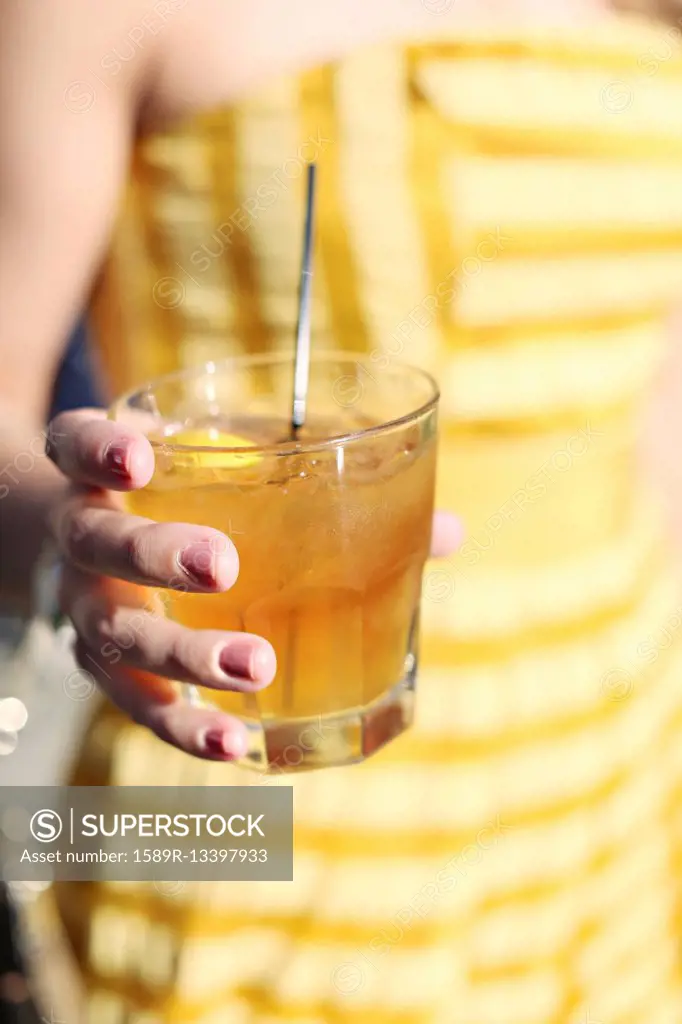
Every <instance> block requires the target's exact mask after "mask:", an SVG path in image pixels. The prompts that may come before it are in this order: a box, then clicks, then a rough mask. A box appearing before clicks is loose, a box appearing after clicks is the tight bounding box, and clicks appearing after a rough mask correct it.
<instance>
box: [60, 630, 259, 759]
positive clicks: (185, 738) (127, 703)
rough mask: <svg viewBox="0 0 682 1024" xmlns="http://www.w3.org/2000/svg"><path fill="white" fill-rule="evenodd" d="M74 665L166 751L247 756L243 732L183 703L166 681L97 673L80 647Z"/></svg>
mask: <svg viewBox="0 0 682 1024" xmlns="http://www.w3.org/2000/svg"><path fill="white" fill-rule="evenodd" d="M75 654H76V660H77V662H78V664H79V665H80V666H81V667H82V668H83V669H84V670H85V671H86V672H89V673H90V674H91V675H92V676H93V678H94V680H95V682H96V683H97V684H98V685H99V686H100V688H101V689H102V690H103V691H104V693H105V694H106V695H107V697H109V699H110V700H111V701H113V703H114V704H116V706H117V707H119V708H120V709H121V710H122V711H123V712H125V714H126V715H128V716H129V717H130V718H132V719H133V721H134V722H137V723H138V724H139V725H144V726H146V727H147V728H148V729H151V731H152V732H153V733H154V734H155V735H156V736H158V737H159V739H161V740H163V741H164V742H165V743H170V744H171V746H174V747H177V748H178V749H179V750H184V752H185V753H186V754H192V755H193V756H194V757H201V758H205V759H207V760H210V761H234V760H237V759H238V758H241V757H244V756H245V754H246V752H247V750H248V745H249V743H248V733H247V729H246V726H245V725H244V724H243V722H240V721H239V720H238V719H236V718H232V717H231V716H230V715H226V714H225V713H224V712H222V711H218V710H217V709H216V710H214V709H213V708H199V707H195V706H194V705H192V704H188V703H187V702H186V701H184V700H183V699H182V698H181V696H180V695H179V694H178V692H177V687H175V686H174V685H173V683H171V682H169V681H168V680H167V679H161V678H159V677H158V676H154V675H151V674H150V673H148V672H142V671H140V670H139V669H134V668H121V667H118V666H116V667H111V668H108V669H103V668H102V667H101V666H99V665H97V664H96V663H93V662H92V661H90V660H89V658H88V654H89V651H88V649H87V647H86V646H85V644H84V643H83V642H82V641H80V640H79V641H78V642H77V644H76V648H75Z"/></svg>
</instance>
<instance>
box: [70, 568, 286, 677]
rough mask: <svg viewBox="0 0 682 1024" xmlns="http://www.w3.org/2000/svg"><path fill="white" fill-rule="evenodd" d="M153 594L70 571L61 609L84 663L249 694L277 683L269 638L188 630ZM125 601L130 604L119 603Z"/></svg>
mask: <svg viewBox="0 0 682 1024" xmlns="http://www.w3.org/2000/svg"><path fill="white" fill-rule="evenodd" d="M110 584H111V585H110ZM124 590H127V591H128V592H129V593H128V594H125V593H122V591H124ZM145 595H146V596H147V598H148V600H147V602H146V603H144V597H145ZM155 596H156V595H155V594H154V592H150V591H146V590H145V589H144V588H141V587H133V586H132V585H131V584H129V583H118V582H116V581H113V580H112V581H108V580H104V579H101V578H98V577H95V578H93V577H88V576H87V575H86V574H85V573H81V572H80V571H79V570H77V569H70V570H68V571H67V572H65V574H64V579H63V581H62V592H61V605H62V609H63V610H64V611H65V613H66V614H67V615H69V616H70V618H71V620H72V622H73V624H74V626H75V628H76V632H77V633H78V635H79V637H80V638H81V640H83V642H84V643H85V644H86V646H87V648H88V650H89V660H90V661H91V662H96V663H97V664H98V666H99V667H100V668H102V669H104V670H108V668H110V667H111V666H112V665H121V666H126V667H132V668H139V669H142V670H144V671H147V672H152V673H154V674H155V675H160V676H164V677H165V678H167V679H173V680H177V681H180V682H184V683H192V684H194V685H195V686H207V687H210V688H211V689H215V690H236V691H240V692H249V693H252V692H255V691H257V690H261V689H262V688H263V687H264V686H267V685H268V684H269V683H271V682H272V680H273V679H274V678H275V672H276V669H277V661H276V658H275V652H274V650H273V648H272V646H271V645H270V644H269V643H268V641H267V640H264V639H263V638H262V637H259V636H254V635H253V634H251V633H233V632H227V631H221V630H217V629H211V630H209V629H201V630H194V629H188V628H187V627H185V626H182V625H180V623H177V622H173V621H172V619H168V618H166V617H165V616H164V614H163V607H161V608H159V603H160V602H158V601H155V600H154V599H155ZM128 598H130V600H131V603H120V602H121V600H122V599H123V600H124V601H126V600H127V599H128Z"/></svg>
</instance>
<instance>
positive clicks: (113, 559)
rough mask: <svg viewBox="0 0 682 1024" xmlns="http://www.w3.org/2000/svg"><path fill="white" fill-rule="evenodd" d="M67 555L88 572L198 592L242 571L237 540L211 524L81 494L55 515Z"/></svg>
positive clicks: (226, 584) (225, 583)
mask: <svg viewBox="0 0 682 1024" xmlns="http://www.w3.org/2000/svg"><path fill="white" fill-rule="evenodd" d="M52 527H53V531H54V535H55V538H56V540H57V544H58V547H59V549H60V551H61V552H62V554H63V555H64V557H65V558H67V559H68V560H69V561H71V562H73V563H74V564H75V565H77V566H79V567H80V568H82V569H85V570H87V571H88V572H95V573H98V574H100V575H102V576H115V577H117V578H119V579H122V580H129V581H130V582H131V583H138V584H142V585H143V586H150V587H165V588H168V589H171V590H181V591H187V592H195V593H215V592H219V591H223V590H229V588H230V587H231V586H232V585H233V584H234V582H235V580H236V579H237V576H238V574H239V557H238V555H237V551H236V548H235V546H234V544H233V543H232V541H231V540H230V539H229V538H228V537H226V536H225V534H224V533H220V532H219V531H218V530H214V529H212V528H211V527H210V526H194V525H189V524H183V523H155V522H153V520H151V519H145V518H143V517H142V516H131V515H126V514H125V513H123V512H118V511H116V510H114V509H111V508H109V507H107V504H106V501H103V502H100V501H98V500H97V498H96V496H92V495H76V496H74V497H73V498H72V499H71V500H69V501H66V502H64V503H63V504H62V505H61V506H60V508H59V509H58V511H57V513H56V515H55V516H54V517H53V519H52Z"/></svg>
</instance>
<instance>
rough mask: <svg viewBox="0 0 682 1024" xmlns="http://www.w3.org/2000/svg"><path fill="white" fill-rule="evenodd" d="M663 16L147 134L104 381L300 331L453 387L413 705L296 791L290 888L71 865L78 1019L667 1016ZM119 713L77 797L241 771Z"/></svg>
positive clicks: (104, 297) (310, 86) (397, 70)
mask: <svg viewBox="0 0 682 1024" xmlns="http://www.w3.org/2000/svg"><path fill="white" fill-rule="evenodd" d="M662 35H663V33H662V30H654V29H649V28H647V27H645V26H642V25H634V24H630V23H625V22H620V21H616V20H613V21H608V22H606V23H604V26H603V30H602V29H595V30H593V31H592V32H591V33H590V36H589V38H588V37H583V36H578V35H575V36H573V35H571V34H570V33H566V31H564V32H563V33H562V34H561V35H558V34H553V33H547V32H545V33H540V32H538V33H537V34H536V35H531V34H525V35H523V36H514V35H506V34H505V35H504V36H499V37H497V38H491V37H490V35H480V36H479V35H477V34H475V33H473V32H470V33H463V34H462V35H461V36H458V37H457V39H453V40H444V39H439V40H437V41H428V40H427V41H420V42H418V43H410V44H409V45H382V46H378V47H375V48H372V49H369V50H367V51H363V52H358V53H357V54H355V55H353V56H351V57H349V58H347V59H344V60H342V61H341V62H339V63H335V64H333V65H330V66H326V67H322V68H319V69H314V70H312V71H307V72H305V73H303V74H301V75H300V76H295V77H289V78H287V79H286V80H282V81H277V82H274V83H273V84H272V85H271V86H270V87H268V88H267V89H266V90H264V91H263V92H262V93H260V94H259V95H258V96H254V97H253V98H250V99H249V100H248V102H244V103H243V104H241V105H238V106H234V107H231V108H229V109H221V110H219V111H214V112H211V113H207V114H203V115H201V116H198V117H194V118H192V119H191V120H189V121H188V122H186V123H184V124H182V125H179V126H177V127H174V128H173V129H172V130H169V131H167V132H166V131H165V132H161V133H157V134H154V135H151V136H147V137H146V138H144V139H142V140H141V141H140V142H139V144H138V145H137V147H136V150H135V153H134V161H133V166H132V171H131V178H130V187H129V189H128V192H127V195H126V198H125V203H124V205H123V208H122V210H121V216H120V219H119V223H118V226H117V229H116V232H115V236H114V239H113V243H112V247H111V251H110V253H109V256H108V258H107V261H106V263H105V265H104V267H103V270H102V274H101V277H100V279H99V282H98V285H97V289H96V293H95V295H94V298H93V310H92V312H93V319H94V323H95V326H96V328H97V332H98V339H99V345H100V350H101V357H102V363H103V366H104V369H105V371H106V374H107V376H108V379H109V381H110V383H111V387H112V390H113V391H119V390H121V389H123V388H124V387H129V386H131V385H133V384H139V383H141V382H143V381H144V380H145V379H146V378H148V377H151V376H153V375H157V374H159V373H161V372H164V371H166V370H170V369H172V368H175V367H177V366H179V365H190V364H194V363H198V362H201V361H204V360H206V359H215V358H218V357H221V356H223V355H228V354H230V353H233V352H235V351H241V350H260V349H264V348H270V349H277V348H289V347H290V346H291V341H292V332H293V327H294V323H295V296H296V285H297V281H296V275H297V262H298V247H299V244H300V225H301V221H302V203H303V181H304V164H305V162H306V161H308V160H311V159H313V158H314V159H316V160H317V161H318V164H319V169H320V192H319V204H320V205H319V229H318V253H317V268H318V272H317V276H316V296H315V300H316V304H315V315H314V344H315V346H317V347H319V348H320V349H322V348H331V347H333V348H341V347H344V348H349V349H364V350H366V351H368V352H370V353H373V355H374V359H375V361H376V366H377V370H376V372H377V373H380V372H381V367H382V366H385V365H387V364H388V363H390V361H391V360H398V359H405V360H407V361H411V362H414V363H419V364H421V365H423V366H425V367H427V368H430V369H431V370H433V371H434V372H435V373H436V374H437V375H438V377H439V380H440V384H441V387H442V395H443V397H442V440H441V456H440V469H439V505H440V506H441V507H445V508H449V509H452V510H455V511H456V512H457V513H459V514H460V515H461V516H462V518H463V520H464V523H465V526H466V531H467V536H466V540H465V542H464V543H463V545H462V547H461V548H460V550H459V551H458V552H457V554H456V555H454V556H452V557H451V558H450V559H449V560H447V561H445V562H444V563H433V564H431V565H430V567H429V569H428V572H427V576H426V582H425V592H424V601H423V658H422V666H421V673H420V680H419V688H418V702H417V723H416V725H415V727H414V728H413V729H412V730H410V731H409V732H408V733H407V734H406V735H404V736H403V737H401V738H400V739H399V740H397V741H396V742H394V743H392V744H390V745H389V746H388V747H387V748H386V749H384V750H383V751H381V752H380V753H379V754H378V755H377V756H375V757H374V758H371V759H370V760H368V761H367V762H365V763H364V764H361V765H358V766H354V767H345V768H341V769H330V770H327V771H320V772H312V773H309V774H303V775H301V776H299V777H294V776H287V777H286V778H284V779H283V780H282V779H275V780H274V781H273V783H272V784H273V785H287V786H288V785H293V787H294V801H295V816H296V853H295V879H294V881H293V882H291V883H274V882H273V883H245V884H241V883H225V884H214V883H210V884H209V883H206V884H189V883H188V884H185V885H182V884H178V885H175V886H169V887H165V888H164V886H163V885H159V886H157V887H156V888H155V887H153V886H152V885H151V884H144V885H143V884H125V885H124V884H117V885H114V884H102V885H78V886H75V885H69V886H66V885H64V886H61V887H59V888H58V889H57V895H58V899H59V906H60V912H61V914H62V917H63V919H64V921H65V924H66V927H67V930H68V932H69V934H70V937H71V940H72V942H73V945H74V948H75V950H76V953H77V957H78V960H79V962H80V965H81V967H82V971H83V974H84V977H85V980H86V984H87V989H88V1006H89V1022H90V1024H280V1022H284V1021H288V1022H291V1024H341V1022H345V1021H348V1022H352V1024H590V1022H591V1024H597V1022H603V1024H679V1022H680V1021H682V969H681V966H680V958H679V951H680V930H681V925H682V919H681V917H680V910H681V909H682V904H681V903H680V899H679V897H680V878H681V877H682V875H681V872H682V845H681V841H682V809H680V794H681V787H682V678H681V676H680V671H681V659H682V640H681V638H682V595H681V593H680V590H679V588H678V586H677V580H676V579H675V578H674V574H673V572H672V569H671V560H670V557H669V554H668V549H667V545H666V543H665V540H664V538H663V531H662V528H661V511H660V508H659V503H658V501H657V499H656V496H655V495H650V494H648V493H647V492H646V491H645V489H644V488H643V487H642V485H641V483H640V481H639V478H638V475H637V465H636V447H637V439H638V430H639V421H640V415H641V411H642V408H643V403H644V400H645V398H646V394H647V389H648V386H649V383H650V382H651V380H652V377H653V375H654V373H655V372H656V369H657V367H658V365H659V360H660V356H661V353H662V348H663V342H664V338H665V333H666V331H665V317H666V314H667V311H668V310H669V308H670V306H671V303H672V302H673V300H674V299H675V297H676V296H677V297H682V58H680V56H679V55H678V53H677V51H676V50H675V48H674V46H673V47H671V46H670V45H669V43H668V44H667V45H666V46H662V45H661V37H662ZM250 778H251V776H249V775H248V774H245V773H243V772H241V771H240V770H239V769H236V768H234V767H231V766H225V765H220V764H214V763H207V762H202V761H199V760H195V759H191V758H189V757H187V756H184V755H182V754H180V753H178V752H176V751H174V750H172V749H170V748H168V747H166V746H164V745H162V744H161V743H160V742H159V741H157V740H156V739H155V738H153V737H152V736H151V735H150V734H148V733H147V732H145V731H144V730H142V729H141V728H139V727H138V726H136V725H134V724H131V723H130V722H128V721H126V720H124V719H123V718H122V717H121V716H119V714H118V712H116V711H115V710H114V709H112V708H109V707H106V708H104V709H103V710H102V711H101V712H100V714H99V715H98V717H97V718H96V720H95V721H94V723H93V725H92V728H91V729H90V730H89V732H88V734H87V736H86V737H85V738H84V744H83V748H82V752H81V755H80V757H79V759H78V764H77V768H76V771H75V776H74V779H75V781H76V782H77V783H79V784H109V783H110V784H114V785H128V784H140V783H145V784H151V785H189V784H205V785H224V784H237V783H239V784H243V783H244V782H246V781H249V779H250Z"/></svg>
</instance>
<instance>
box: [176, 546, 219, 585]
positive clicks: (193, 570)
mask: <svg viewBox="0 0 682 1024" xmlns="http://www.w3.org/2000/svg"><path fill="white" fill-rule="evenodd" d="M213 556H214V552H213V550H212V548H211V545H210V544H203V543H201V542H200V543H198V544H190V546H189V547H187V548H185V550H184V551H181V552H180V554H179V556H178V561H179V563H180V565H181V566H182V568H183V569H184V570H185V572H186V573H187V575H188V576H190V577H191V578H192V579H193V580H194V582H195V583H198V584H199V586H200V587H206V588H209V589H211V590H212V589H213V588H214V587H215V572H214V569H213V565H214V557H213Z"/></svg>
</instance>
